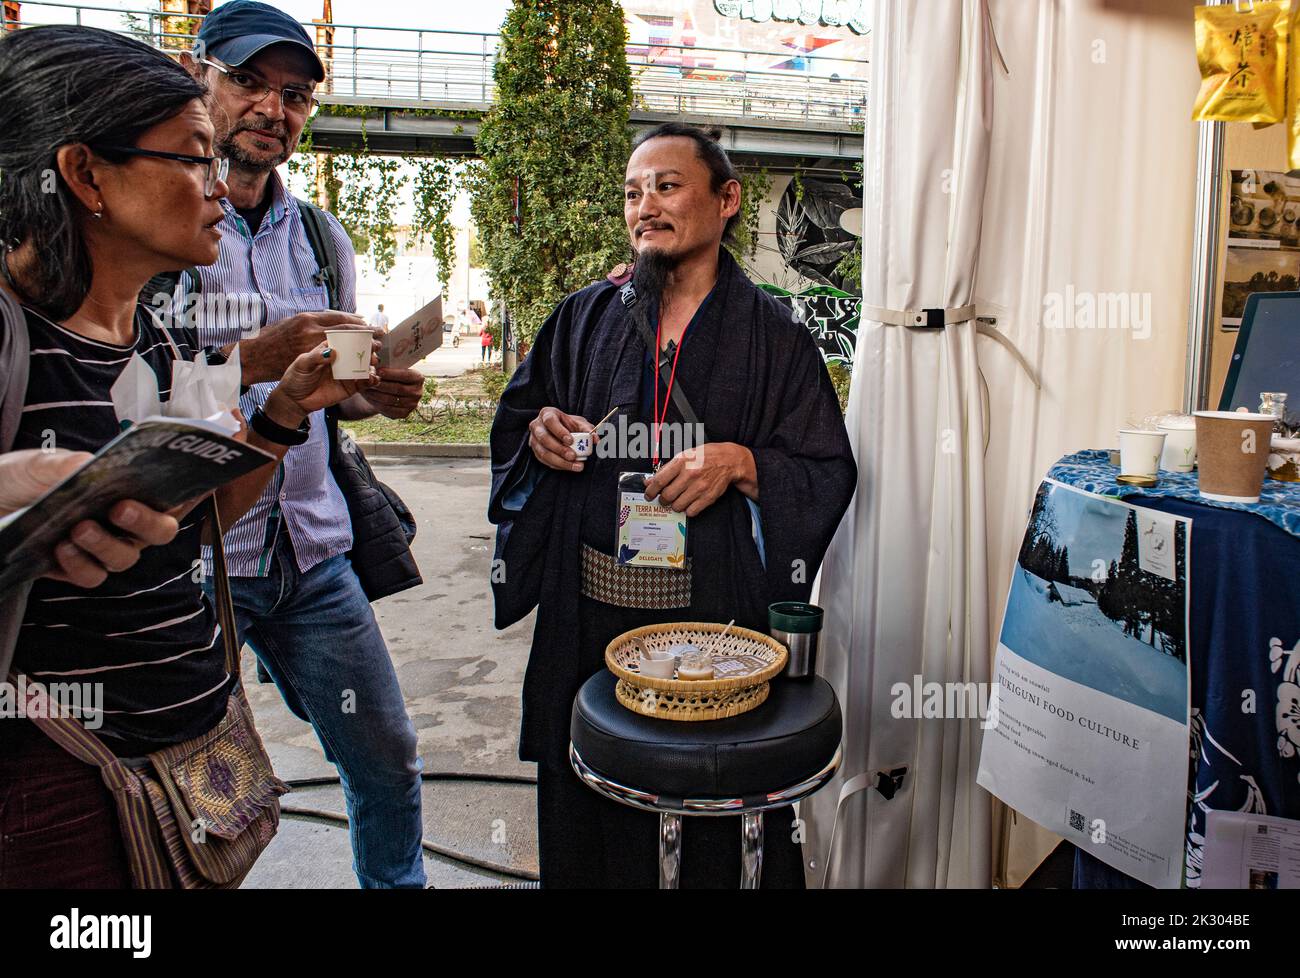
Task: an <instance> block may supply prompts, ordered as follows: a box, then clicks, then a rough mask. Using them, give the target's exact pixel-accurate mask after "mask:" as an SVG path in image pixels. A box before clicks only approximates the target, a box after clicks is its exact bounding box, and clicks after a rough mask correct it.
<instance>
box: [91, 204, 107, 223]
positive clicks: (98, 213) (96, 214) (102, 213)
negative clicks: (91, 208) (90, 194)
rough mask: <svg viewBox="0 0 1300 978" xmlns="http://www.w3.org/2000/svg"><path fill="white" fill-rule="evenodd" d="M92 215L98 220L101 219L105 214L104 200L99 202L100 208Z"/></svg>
mask: <svg viewBox="0 0 1300 978" xmlns="http://www.w3.org/2000/svg"><path fill="white" fill-rule="evenodd" d="M91 216H92V217H94V218H95V219H96V220H99V218H101V217H103V216H104V202H103V201H102V200H101V201H100V202H99V210H97V211H95V213H94V214H92V215H91Z"/></svg>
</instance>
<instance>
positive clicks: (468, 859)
mask: <svg viewBox="0 0 1300 978" xmlns="http://www.w3.org/2000/svg"><path fill="white" fill-rule="evenodd" d="M420 780H421V781H486V782H488V783H491V784H531V785H535V784H537V777H536V776H535V775H529V774H475V773H473V772H467V771H424V772H422V773H421V774H420ZM341 783H342V781H341V779H340V778H339V776H338V775H337V774H335V775H326V776H324V777H316V778H294V779H292V780H286V781H285V784H287V785H288V786H289V787H290V788H317V787H321V786H323V785H330V784H341ZM280 814H281V815H288V816H290V817H291V818H300V819H303V820H305V821H317V822H325V823H328V824H337V825H348V824H349V822H348V817H347V816H346V815H340V814H338V813H337V812H327V811H325V810H324V809H320V808H301V807H298V806H296V805H286V804H284V803H283V802H281V804H280ZM420 847H421V848H422V849H424V850H425V851H426V852H431V853H433V854H434V855H436V856H442V857H443V858H444V859H450V860H452V861H453V862H458V863H462V864H464V865H466V866H474V867H476V868H478V869H485V870H487V871H489V872H492V873H496V874H497V875H499V876H508V877H510V878H511V879H517V880H525V881H528V882H536V880H537V874H536V873H533V872H528V871H526V870H519V869H515V868H514V867H513V866H505V865H502V864H500V863H494V862H492V861H491V860H488V859H479V858H478V857H477V856H470V855H466V854H465V853H460V852H457V851H456V850H454V849H449V848H447V847H446V846H440V845H438V844H437V843H435V842H430V841H429V840H428V839H423V838H422V839H421V840H420Z"/></svg>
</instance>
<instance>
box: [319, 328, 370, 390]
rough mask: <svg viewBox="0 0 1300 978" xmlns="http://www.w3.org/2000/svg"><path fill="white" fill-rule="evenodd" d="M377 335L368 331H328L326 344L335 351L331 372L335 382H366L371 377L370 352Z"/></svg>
mask: <svg viewBox="0 0 1300 978" xmlns="http://www.w3.org/2000/svg"><path fill="white" fill-rule="evenodd" d="M374 339H375V334H374V333H372V332H371V331H370V330H368V329H327V330H325V342H326V343H328V344H329V348H330V349H331V350H332V351H333V362H332V364H331V366H330V370H331V371H332V373H333V376H334V379H335V380H365V379H366V378H367V377H369V376H370V350H371V344H372V343H373V342H374Z"/></svg>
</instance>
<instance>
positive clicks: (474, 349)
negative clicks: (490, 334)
mask: <svg viewBox="0 0 1300 978" xmlns="http://www.w3.org/2000/svg"><path fill="white" fill-rule="evenodd" d="M500 358H501V355H500V354H499V353H498V354H497V360H498V362H499V361H500ZM482 359H483V349H482V346H481V344H480V343H479V339H478V336H477V335H475V336H462V337H461V338H460V346H458V347H453V346H452V345H451V337H450V336H447V335H445V334H444V335H443V338H442V346H440V347H438V349H436V350H434V351H433V352H432V353H430V354H429V355H428V356H427V357H425V358H424V359H423V360H421V361H420V362H419V363H417V364H416V365H415V369H416V370H418V371H420V373H422V374H424V376H426V377H456V376H459V375H460V374H463V373H464V372H465V371H466V370H468V369H470V368H471V367H477V366H478V365H479V363H480V362H481V361H482Z"/></svg>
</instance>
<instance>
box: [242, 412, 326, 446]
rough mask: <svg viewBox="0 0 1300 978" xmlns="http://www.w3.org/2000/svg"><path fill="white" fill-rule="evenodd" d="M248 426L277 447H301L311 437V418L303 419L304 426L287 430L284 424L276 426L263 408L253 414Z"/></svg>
mask: <svg viewBox="0 0 1300 978" xmlns="http://www.w3.org/2000/svg"><path fill="white" fill-rule="evenodd" d="M248 426H249V427H250V428H252V429H253V430H254V431H256V432H257V433H258V434H259V435H261V436H262V437H263V438H265V439H266V440H267V441H270V442H275V444H277V445H288V446H290V447H293V446H294V445H301V444H302V443H303V442H305V441H306V440H307V439H308V437H310V435H311V416H310V415H308V416H307V417H305V418H303V419H302V424H300V425H298V427H297V428H286V427H285V426H284V425H282V424H276V423H275V422H274V421H272V420H271V419H270V418H268V417H267V416H266V415H265V414H264V413H263V412H262V409H261V408H258V409H257V410H256V411H254V412H253V416H252V417H251V418H250V419H249V421H248Z"/></svg>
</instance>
